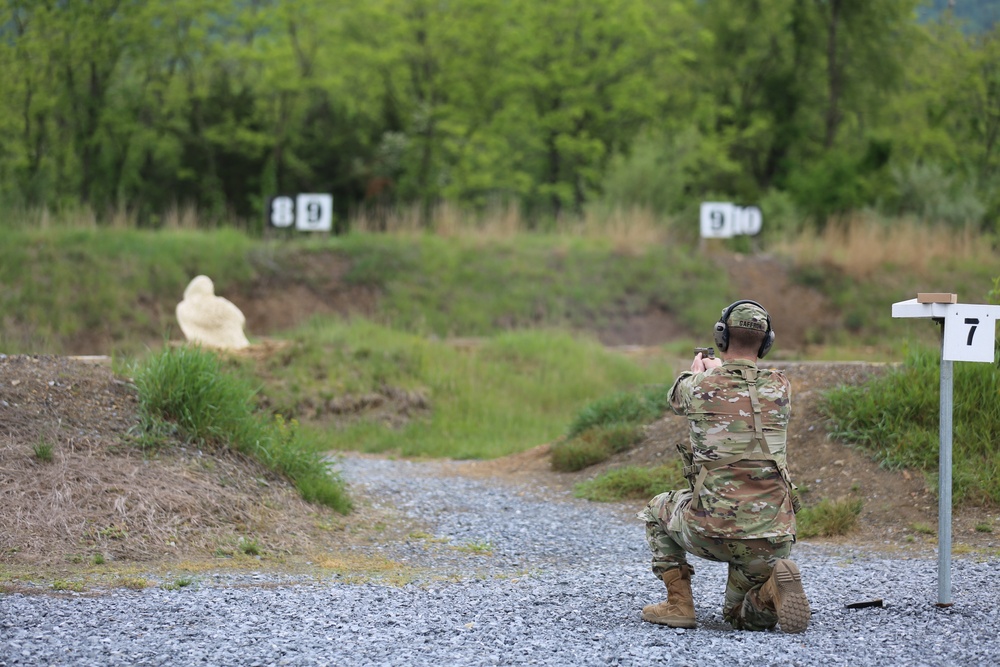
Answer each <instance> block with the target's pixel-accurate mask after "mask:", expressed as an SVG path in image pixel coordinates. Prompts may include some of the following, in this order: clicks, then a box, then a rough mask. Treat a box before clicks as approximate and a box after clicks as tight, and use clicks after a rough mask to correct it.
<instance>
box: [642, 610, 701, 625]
mask: <svg viewBox="0 0 1000 667" xmlns="http://www.w3.org/2000/svg"><path fill="white" fill-rule="evenodd" d="M642 620H644V621H646V622H647V623H656V624H657V625H665V626H667V627H669V628H687V629H692V628H696V627H698V623H697V622H696V621H695V619H693V618H671V617H669V616H666V617H665V616H651V615H648V614H646V612H642Z"/></svg>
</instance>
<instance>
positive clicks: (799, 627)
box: [771, 559, 812, 633]
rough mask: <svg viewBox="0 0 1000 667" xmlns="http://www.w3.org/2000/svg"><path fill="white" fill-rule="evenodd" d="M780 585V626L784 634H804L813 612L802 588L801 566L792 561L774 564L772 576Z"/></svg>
mask: <svg viewBox="0 0 1000 667" xmlns="http://www.w3.org/2000/svg"><path fill="white" fill-rule="evenodd" d="M771 576H773V577H774V580H775V582H776V583H777V584H778V600H777V604H776V605H775V607H776V609H777V611H778V626H779V627H780V628H781V631H782V632H788V633H796V632H804V631H805V629H806V628H807V627H808V626H809V619H810V618H811V617H812V610H811V609H810V608H809V600H808V599H806V592H805V590H804V589H803V588H802V574H801V572H799V566H798V565H796V564H795V563H793V562H792V561H790V560H785V559H781V560H778V561H777V562H776V563H775V564H774V572H773V573H772V575H771Z"/></svg>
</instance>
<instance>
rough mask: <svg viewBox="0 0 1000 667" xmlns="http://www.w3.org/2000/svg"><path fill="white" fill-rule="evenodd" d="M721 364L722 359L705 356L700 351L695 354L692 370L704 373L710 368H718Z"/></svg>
mask: <svg viewBox="0 0 1000 667" xmlns="http://www.w3.org/2000/svg"><path fill="white" fill-rule="evenodd" d="M721 365H722V359H716V358H715V357H708V358H705V357H703V356H702V354H701V352H699V353H698V354H696V355H694V361H692V362H691V371H692V372H694V373H703V372H705V371H706V370H708V369H709V368H718V367H719V366H721Z"/></svg>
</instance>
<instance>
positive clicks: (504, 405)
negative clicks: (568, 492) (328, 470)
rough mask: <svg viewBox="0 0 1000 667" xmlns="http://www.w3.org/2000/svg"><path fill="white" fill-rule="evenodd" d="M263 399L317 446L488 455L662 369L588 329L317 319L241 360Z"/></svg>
mask: <svg viewBox="0 0 1000 667" xmlns="http://www.w3.org/2000/svg"><path fill="white" fill-rule="evenodd" d="M252 372H254V373H256V374H257V377H260V378H262V380H261V381H262V383H263V389H262V392H263V394H264V395H265V396H266V399H267V402H268V404H269V405H270V406H271V408H272V409H274V410H277V411H279V412H287V413H288V414H298V415H300V416H301V418H302V421H303V430H304V431H308V432H310V433H311V434H312V439H311V442H312V443H313V446H314V447H316V448H318V449H320V450H323V449H326V450H329V449H337V450H360V451H366V452H392V453H396V454H399V455H403V456H433V457H452V458H460V459H489V458H496V457H499V456H504V455H507V454H512V453H516V452H520V451H523V450H525V449H528V448H530V447H533V446H535V445H540V444H543V443H546V442H551V441H553V440H555V439H556V438H558V437H559V436H560V435H562V433H563V432H564V431H565V428H566V422H567V419H568V416H570V415H573V414H574V413H575V412H577V411H578V410H580V409H581V408H583V407H584V406H585V405H586V404H587V403H589V402H590V401H593V400H594V398H595V397H596V396H601V395H603V394H607V393H613V392H617V391H622V390H623V389H625V388H628V387H634V386H639V385H644V384H648V383H650V382H652V381H654V380H657V379H662V378H663V377H665V376H668V375H670V374H671V373H672V371H671V370H670V369H669V368H667V366H666V362H656V363H652V364H645V365H640V364H637V363H635V362H634V361H632V360H630V359H628V358H627V357H625V356H624V355H621V354H619V353H617V352H613V351H609V350H607V349H606V348H604V346H602V345H600V344H599V343H597V342H596V341H594V340H592V339H589V338H581V337H575V336H572V335H570V334H568V333H565V332H559V331H514V332H509V333H503V334H499V335H497V336H495V337H492V338H487V339H483V340H482V341H480V342H479V343H477V344H473V345H462V346H455V345H451V344H448V343H447V342H443V341H440V340H433V339H428V338H425V337H422V336H418V335H415V334H411V333H405V332H401V331H397V330H393V329H390V328H388V327H385V326H381V325H379V324H375V323H373V322H370V321H366V320H361V319H354V320H351V321H347V322H345V321H341V320H331V319H323V320H316V321H314V322H313V323H312V324H311V325H310V326H308V327H305V328H303V329H301V330H299V331H298V332H297V333H296V335H295V337H294V339H293V342H292V344H291V345H289V346H288V347H287V348H285V349H284V350H283V351H282V352H281V353H279V354H278V355H277V356H275V357H272V358H271V359H269V360H268V361H266V362H264V363H263V365H262V366H260V367H258V368H256V369H253V370H252ZM402 394H409V395H419V396H422V397H424V399H423V400H424V401H425V403H426V405H427V407H426V408H424V409H419V408H413V409H410V410H409V411H408V414H407V415H405V419H402V420H399V421H398V422H397V421H391V420H387V419H386V418H385V413H384V412H382V411H379V410H371V411H367V412H359V413H358V414H356V415H339V416H338V415H331V414H328V413H324V411H325V410H326V408H325V407H324V406H327V405H328V404H329V402H330V401H331V400H332V399H334V398H335V397H344V396H370V395H378V396H384V397H386V400H387V401H388V400H389V397H390V396H392V395H396V396H399V395H402Z"/></svg>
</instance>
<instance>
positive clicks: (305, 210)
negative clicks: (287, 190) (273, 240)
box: [267, 193, 333, 232]
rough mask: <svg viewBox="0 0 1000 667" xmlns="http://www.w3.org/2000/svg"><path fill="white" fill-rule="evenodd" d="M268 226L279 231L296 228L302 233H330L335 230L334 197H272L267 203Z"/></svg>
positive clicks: (315, 194) (301, 195)
mask: <svg viewBox="0 0 1000 667" xmlns="http://www.w3.org/2000/svg"><path fill="white" fill-rule="evenodd" d="M267 224H268V225H269V226H271V227H276V228H278V229H288V228H290V227H294V228H295V229H297V230H298V231H300V232H328V231H330V230H331V229H333V195H328V194H317V193H304V194H298V195H295V196H294V197H293V196H291V195H278V196H277V197H271V198H270V199H269V200H268V202H267Z"/></svg>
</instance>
